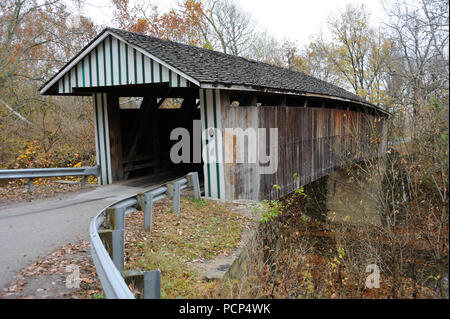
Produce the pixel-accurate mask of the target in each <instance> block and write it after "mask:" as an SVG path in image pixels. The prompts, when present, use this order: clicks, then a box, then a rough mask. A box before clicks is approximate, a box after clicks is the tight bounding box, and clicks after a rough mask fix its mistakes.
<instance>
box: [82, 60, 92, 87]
mask: <svg viewBox="0 0 450 319" xmlns="http://www.w3.org/2000/svg"><path fill="white" fill-rule="evenodd" d="M84 81H85V82H84V83H85V84H86V87H89V86H91V82H90V81H89V55H87V56H86V57H85V58H84Z"/></svg>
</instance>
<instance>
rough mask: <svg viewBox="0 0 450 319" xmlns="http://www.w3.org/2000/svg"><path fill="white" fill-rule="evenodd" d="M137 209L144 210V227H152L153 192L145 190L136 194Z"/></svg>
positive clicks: (148, 228) (146, 228)
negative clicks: (145, 191)
mask: <svg viewBox="0 0 450 319" xmlns="http://www.w3.org/2000/svg"><path fill="white" fill-rule="evenodd" d="M137 202H138V205H137V207H136V208H137V209H139V210H142V211H144V229H145V230H151V229H152V220H153V194H152V192H147V193H144V194H142V193H141V194H138V195H137Z"/></svg>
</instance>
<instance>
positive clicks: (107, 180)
mask: <svg viewBox="0 0 450 319" xmlns="http://www.w3.org/2000/svg"><path fill="white" fill-rule="evenodd" d="M102 118H103V145H104V149H105V163H106V164H105V168H106V184H109V174H108V172H109V165H108V154H107V153H108V152H109V150H108V149H107V147H106V146H107V144H106V142H107V141H106V121H107V119H105V99H104V94H103V93H102Z"/></svg>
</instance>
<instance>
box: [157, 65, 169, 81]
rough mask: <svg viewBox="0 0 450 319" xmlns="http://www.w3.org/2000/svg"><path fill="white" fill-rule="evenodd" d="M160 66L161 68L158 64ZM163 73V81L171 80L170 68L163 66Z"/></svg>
mask: <svg viewBox="0 0 450 319" xmlns="http://www.w3.org/2000/svg"><path fill="white" fill-rule="evenodd" d="M158 68H159V66H158ZM162 73H163V77H162V80H163V82H169V69H168V68H166V67H165V66H163V67H162Z"/></svg>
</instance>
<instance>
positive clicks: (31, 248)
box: [0, 175, 175, 289]
mask: <svg viewBox="0 0 450 319" xmlns="http://www.w3.org/2000/svg"><path fill="white" fill-rule="evenodd" d="M174 177H175V176H174V175H170V176H169V175H162V176H158V177H153V178H141V179H137V180H133V181H127V182H123V183H118V184H114V185H107V186H99V187H93V188H92V189H90V190H87V191H86V190H85V191H82V192H74V193H68V194H64V195H60V196H57V197H53V198H49V199H42V200H36V201H33V202H29V203H20V204H14V205H6V206H0V289H1V288H2V287H4V286H5V285H6V284H7V283H8V282H9V281H10V280H12V279H14V276H15V275H16V274H17V273H18V272H19V271H20V270H21V269H22V268H23V267H25V266H26V265H28V264H29V263H30V262H32V261H34V260H36V259H37V258H38V257H39V256H44V255H46V254H47V253H49V252H51V251H52V250H54V249H57V248H58V247H60V246H62V245H65V244H67V243H70V242H75V241H77V240H79V239H88V238H89V223H90V221H91V219H92V218H93V217H94V216H95V215H96V214H97V213H98V212H99V211H100V210H101V209H103V208H104V207H105V206H108V205H110V204H112V203H113V202H116V201H118V200H120V199H122V198H124V197H128V196H131V195H134V194H136V193H139V192H142V191H145V190H148V189H150V188H152V187H155V186H156V185H159V184H161V183H163V182H165V181H168V180H170V179H173V178H174Z"/></svg>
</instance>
